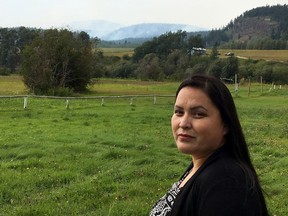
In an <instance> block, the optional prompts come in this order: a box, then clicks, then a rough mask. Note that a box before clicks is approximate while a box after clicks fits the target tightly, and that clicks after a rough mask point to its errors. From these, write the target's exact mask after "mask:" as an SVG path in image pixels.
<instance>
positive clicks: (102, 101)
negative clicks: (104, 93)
mask: <svg viewBox="0 0 288 216" xmlns="http://www.w3.org/2000/svg"><path fill="white" fill-rule="evenodd" d="M101 106H104V98H103V97H102V100H101Z"/></svg>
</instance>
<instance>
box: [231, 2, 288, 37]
mask: <svg viewBox="0 0 288 216" xmlns="http://www.w3.org/2000/svg"><path fill="white" fill-rule="evenodd" d="M225 31H226V33H227V34H228V35H229V36H230V40H236V41H240V42H247V41H249V40H252V39H255V38H264V37H266V38H270V39H276V40H277V39H284V40H287V39H288V5H283V6H281V5H276V6H265V7H258V8H254V9H252V10H249V11H246V12H244V13H243V14H242V15H241V16H239V17H237V18H236V19H235V20H234V21H233V22H231V23H229V24H228V25H227V26H226V28H225Z"/></svg>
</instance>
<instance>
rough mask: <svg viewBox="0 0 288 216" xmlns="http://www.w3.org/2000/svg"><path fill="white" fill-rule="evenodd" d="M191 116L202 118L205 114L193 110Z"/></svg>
mask: <svg viewBox="0 0 288 216" xmlns="http://www.w3.org/2000/svg"><path fill="white" fill-rule="evenodd" d="M193 116H194V118H203V117H205V116H206V114H205V113H203V112H195V113H193Z"/></svg>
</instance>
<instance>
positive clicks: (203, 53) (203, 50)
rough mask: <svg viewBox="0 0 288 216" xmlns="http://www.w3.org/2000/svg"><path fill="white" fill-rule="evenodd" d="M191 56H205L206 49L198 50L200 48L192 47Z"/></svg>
mask: <svg viewBox="0 0 288 216" xmlns="http://www.w3.org/2000/svg"><path fill="white" fill-rule="evenodd" d="M190 52H191V55H205V54H206V49H205V48H200V47H193V48H192V49H191V50H190Z"/></svg>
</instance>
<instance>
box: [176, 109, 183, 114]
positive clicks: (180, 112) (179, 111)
mask: <svg viewBox="0 0 288 216" xmlns="http://www.w3.org/2000/svg"><path fill="white" fill-rule="evenodd" d="M174 114H175V115H182V114H183V111H181V110H174Z"/></svg>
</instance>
